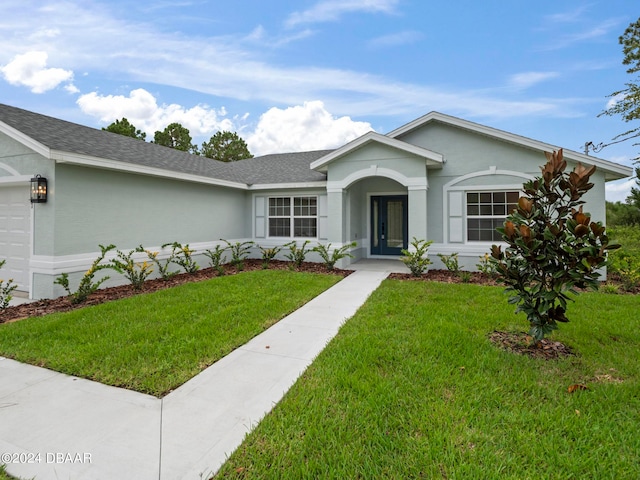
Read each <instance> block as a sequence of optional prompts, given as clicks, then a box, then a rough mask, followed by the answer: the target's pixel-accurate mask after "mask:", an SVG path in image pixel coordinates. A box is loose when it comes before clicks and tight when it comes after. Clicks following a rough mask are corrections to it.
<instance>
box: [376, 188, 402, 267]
mask: <svg viewBox="0 0 640 480" xmlns="http://www.w3.org/2000/svg"><path fill="white" fill-rule="evenodd" d="M407 220H408V214H407V196H406V195H394V196H375V197H371V254H372V255H401V252H400V251H401V250H402V249H403V248H407V243H408V241H407V237H408V236H409V235H408V232H409V228H408V225H407V223H408V222H407Z"/></svg>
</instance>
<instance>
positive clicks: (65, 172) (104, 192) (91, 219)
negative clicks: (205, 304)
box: [53, 165, 247, 255]
mask: <svg viewBox="0 0 640 480" xmlns="http://www.w3.org/2000/svg"><path fill="white" fill-rule="evenodd" d="M53 200H54V201H53V206H54V207H55V210H56V223H55V241H54V242H55V249H54V254H55V255H73V254H78V253H82V252H94V251H96V250H97V248H98V247H97V246H98V244H103V245H106V244H109V243H113V244H115V245H117V246H118V248H121V249H131V248H135V247H136V246H138V245H140V244H142V245H143V246H158V245H162V244H163V243H167V242H174V241H177V242H180V243H195V242H208V241H215V240H218V239H219V238H243V237H244V236H245V235H246V232H245V228H244V222H243V219H244V218H245V216H246V215H247V212H246V211H245V210H244V192H243V191H241V190H233V189H229V188H222V187H217V186H213V185H203V184H197V183H191V182H185V181H179V180H171V179H165V178H157V177H150V176H144V175H135V174H129V173H122V172H115V171H109V170H99V169H94V168H84V167H78V166H73V165H58V166H57V168H56V182H55V191H54V192H53Z"/></svg>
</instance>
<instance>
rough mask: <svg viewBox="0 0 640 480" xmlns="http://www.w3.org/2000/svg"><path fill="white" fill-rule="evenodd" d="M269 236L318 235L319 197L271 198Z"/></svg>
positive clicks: (307, 236) (306, 236) (309, 236)
mask: <svg viewBox="0 0 640 480" xmlns="http://www.w3.org/2000/svg"><path fill="white" fill-rule="evenodd" d="M269 236H270V237H302V238H314V237H317V236H318V199H317V198H316V197H272V198H269Z"/></svg>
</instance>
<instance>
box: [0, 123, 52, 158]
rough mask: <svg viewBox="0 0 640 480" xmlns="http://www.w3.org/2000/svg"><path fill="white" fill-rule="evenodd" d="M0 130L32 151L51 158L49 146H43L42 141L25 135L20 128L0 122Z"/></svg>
mask: <svg viewBox="0 0 640 480" xmlns="http://www.w3.org/2000/svg"><path fill="white" fill-rule="evenodd" d="M0 132H2V133H4V134H5V135H7V136H9V137H11V138H13V139H14V140H16V141H17V142H19V143H21V144H22V145H24V146H25V147H27V148H29V149H31V150H33V151H34V152H36V153H38V154H40V155H42V156H43V157H45V158H51V150H50V149H49V147H46V146H44V145H43V144H42V143H40V142H38V141H36V140H34V139H33V138H31V137H29V136H27V135H25V134H24V133H22V132H21V131H20V130H16V129H15V128H13V127H11V126H9V125H7V124H6V123H4V122H0Z"/></svg>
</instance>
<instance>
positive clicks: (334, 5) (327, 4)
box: [286, 0, 398, 27]
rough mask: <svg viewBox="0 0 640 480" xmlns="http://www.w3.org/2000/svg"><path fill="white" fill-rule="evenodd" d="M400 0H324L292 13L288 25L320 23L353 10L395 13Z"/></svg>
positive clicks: (333, 19)
mask: <svg viewBox="0 0 640 480" xmlns="http://www.w3.org/2000/svg"><path fill="white" fill-rule="evenodd" d="M397 4H398V0H323V1H320V2H318V3H316V4H315V5H314V6H313V7H311V8H309V9H307V10H305V11H303V12H294V13H292V14H291V15H290V16H289V18H288V19H287V21H286V25H287V26H289V27H293V26H295V25H299V24H301V23H320V22H332V21H336V20H338V19H339V18H340V17H341V16H342V15H344V14H347V13H353V12H368V13H387V14H390V13H393V12H394V9H395V7H396V5H397Z"/></svg>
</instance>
